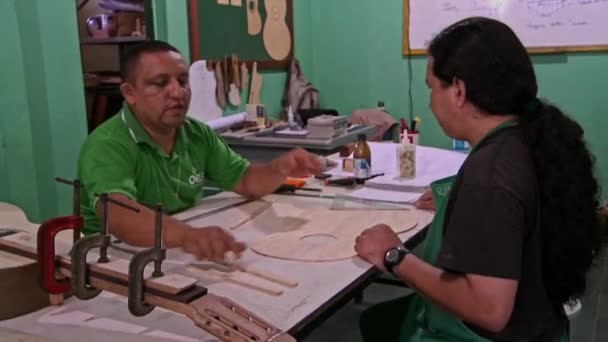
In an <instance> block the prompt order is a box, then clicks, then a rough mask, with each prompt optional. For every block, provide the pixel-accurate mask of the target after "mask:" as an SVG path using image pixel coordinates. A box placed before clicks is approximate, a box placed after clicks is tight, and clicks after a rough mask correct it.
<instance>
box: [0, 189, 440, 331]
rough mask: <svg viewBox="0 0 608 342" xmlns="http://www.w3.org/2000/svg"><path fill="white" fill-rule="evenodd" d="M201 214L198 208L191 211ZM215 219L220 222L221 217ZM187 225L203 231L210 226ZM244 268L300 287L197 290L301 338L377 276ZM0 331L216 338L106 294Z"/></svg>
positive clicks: (174, 254) (319, 266)
mask: <svg viewBox="0 0 608 342" xmlns="http://www.w3.org/2000/svg"><path fill="white" fill-rule="evenodd" d="M222 196H226V198H227V201H229V200H230V197H233V196H234V195H230V194H228V193H223V194H219V195H217V196H213V197H210V198H207V199H205V200H203V201H202V203H201V204H200V206H202V207H205V202H206V201H214V202H215V203H214V204H215V205H217V198H221V197H222ZM265 199H266V200H268V201H271V202H274V201H280V202H282V203H287V202H289V203H293V204H295V205H297V206H298V207H302V208H314V207H323V208H327V207H329V205H330V204H331V199H325V198H310V197H298V196H289V195H270V196H267V197H266V198H265ZM198 208H199V206H197V207H195V208H193V209H192V210H197V209H198ZM216 215H221V212H220V213H218V214H216ZM418 215H419V216H418V226H417V227H416V228H414V229H412V230H410V231H408V232H405V233H403V234H401V235H400V236H401V238H402V239H403V240H404V241H406V242H407V245H408V246H409V247H410V248H412V247H414V246H413V245H414V244H415V243H418V242H420V240H422V238H421V237H422V234H423V232H424V229H423V228H424V227H425V226H426V225H427V224H428V223H429V222H430V221H431V219H432V216H433V213H432V212H426V211H419V212H418ZM189 223H190V224H191V225H193V226H204V225H205V218H201V219H198V220H194V221H192V222H189ZM232 233H233V234H234V235H236V236H237V237H238V239H240V240H242V241H244V242H248V243H251V242H253V241H255V240H256V239H258V238H260V237H262V236H264V235H265V234H268V233H269V232H262V231H258V230H256V229H253V227H251V226H250V225H248V224H247V223H245V224H244V225H243V226H241V227H240V228H238V229H237V230H235V231H233V232H232ZM353 245H354V242H353ZM114 253H117V254H115V255H118V254H119V253H121V252H120V251H117V250H114V249H111V254H114ZM182 258H186V259H188V257H187V256H184V254H183V253H181V251H179V250H170V251H168V259H169V260H174V261H177V262H180V259H182ZM241 260H242V262H243V263H244V264H247V265H249V266H256V267H257V268H263V269H264V270H266V271H269V272H273V273H275V274H280V275H283V276H285V277H287V278H289V279H292V280H296V281H297V282H298V283H299V286H298V287H296V288H289V289H286V290H285V291H284V293H283V295H281V296H279V297H273V296H269V295H265V294H261V293H259V292H256V291H253V290H249V289H246V288H242V287H240V286H235V285H233V284H230V283H226V282H204V281H201V282H199V283H200V284H201V285H203V286H205V287H207V288H208V289H209V291H210V292H211V293H214V294H217V295H220V296H226V297H228V298H231V299H232V300H233V301H235V302H236V303H238V304H240V305H242V306H244V307H245V308H247V309H249V310H250V311H251V312H253V313H254V314H257V315H259V316H260V317H263V318H264V319H265V320H266V321H268V322H269V323H271V324H273V325H274V326H276V327H277V328H279V329H282V330H285V331H288V332H289V333H290V334H292V335H294V336H296V337H302V336H303V335H305V334H306V333H308V332H309V331H310V329H312V328H314V326H316V325H317V324H319V323H320V322H321V321H322V320H323V319H324V318H326V317H327V316H328V314H329V313H331V312H334V311H336V310H337V309H339V307H341V305H344V304H345V303H346V302H347V301H348V300H350V299H351V298H352V297H353V296H354V295H356V294H357V293H358V292H359V291H360V290H362V289H363V288H364V287H365V286H367V285H368V284H369V283H370V282H371V281H372V280H373V278H374V277H375V276H376V275H377V274H378V272H377V271H376V270H375V269H374V268H373V267H372V266H371V265H370V264H368V263H367V262H365V261H363V260H361V259H359V258H357V257H356V258H352V259H347V260H342V261H335V262H300V261H289V260H280V259H274V258H268V257H264V256H261V255H259V254H257V253H254V252H253V251H250V250H247V251H246V252H245V253H244V254H243V256H242V259H241ZM163 268H164V269H170V268H171V261H165V262H164V263H163ZM356 326H357V322H353V327H356ZM0 327H5V328H9V329H13V330H18V331H22V332H27V333H30V334H34V335H39V336H45V337H48V338H50V339H52V340H57V341H82V340H86V341H87V342H97V341H99V342H101V341H110V340H111V341H114V342H119V341H216V338H214V337H213V336H211V335H208V334H206V333H205V332H204V331H202V330H200V329H199V328H197V327H195V326H194V325H193V324H192V322H191V321H190V320H189V319H187V318H186V317H184V316H181V315H178V314H175V313H172V312H169V311H166V310H163V309H161V308H156V309H155V310H154V311H153V312H152V313H151V314H149V315H147V316H145V317H141V318H136V317H133V316H131V315H130V314H129V312H128V310H127V300H126V298H124V297H120V296H117V295H114V294H111V293H107V292H102V294H101V295H99V296H98V297H96V298H94V299H92V300H89V301H81V300H78V299H75V298H70V299H67V300H66V302H65V304H64V305H63V306H59V307H48V308H45V309H42V310H39V311H37V312H35V313H32V314H29V315H25V316H21V317H18V318H15V319H11V320H8V321H2V322H0ZM0 334H1V333H0ZM0 337H1V335H0ZM155 337H156V338H155Z"/></svg>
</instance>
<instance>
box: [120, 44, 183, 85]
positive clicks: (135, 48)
mask: <svg viewBox="0 0 608 342" xmlns="http://www.w3.org/2000/svg"><path fill="white" fill-rule="evenodd" d="M169 51H173V52H177V53H180V52H179V50H178V49H177V48H176V47H175V46H173V45H171V44H169V43H167V42H163V41H160V40H147V41H145V42H142V43H137V44H135V45H132V46H130V47H128V48H127V49H126V52H125V53H124V54H123V55H122V56H121V59H120V77H121V78H122V81H123V82H125V81H127V80H130V79H131V78H132V77H133V70H135V67H136V66H137V62H138V61H139V58H140V57H141V56H142V55H143V54H146V53H154V52H169Z"/></svg>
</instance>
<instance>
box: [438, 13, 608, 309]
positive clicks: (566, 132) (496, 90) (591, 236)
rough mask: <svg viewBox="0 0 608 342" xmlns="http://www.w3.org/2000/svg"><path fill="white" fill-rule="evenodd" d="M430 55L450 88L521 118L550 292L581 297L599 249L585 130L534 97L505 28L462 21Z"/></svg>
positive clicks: (523, 56)
mask: <svg viewBox="0 0 608 342" xmlns="http://www.w3.org/2000/svg"><path fill="white" fill-rule="evenodd" d="M428 50H429V54H430V56H432V57H433V60H434V65H433V73H434V74H435V76H436V77H437V78H439V79H440V80H441V81H442V83H445V85H446V86H447V85H449V84H451V83H452V82H453V80H454V79H460V80H462V81H463V82H464V84H465V85H466V88H467V92H466V96H467V99H468V100H469V101H470V102H471V103H473V104H474V105H475V106H476V107H477V108H479V109H480V110H482V111H485V112H487V113H492V114H495V115H511V114H514V115H516V116H517V117H518V119H519V122H520V125H521V127H522V128H523V131H524V132H525V136H526V140H527V144H528V146H529V149H530V152H531V155H532V158H533V160H534V164H535V168H536V175H537V178H538V184H539V188H540V189H539V195H540V226H541V231H542V256H543V278H544V283H545V288H546V290H547V292H548V294H549V297H550V298H551V300H552V301H553V302H554V303H556V304H557V303H564V302H566V301H568V300H570V299H572V298H573V297H575V296H578V295H580V294H582V293H583V292H584V290H585V286H586V282H585V274H586V272H587V270H588V269H589V268H590V267H591V265H592V263H593V260H594V258H595V257H596V256H597V254H598V252H599V250H600V248H601V233H600V225H599V218H598V214H597V211H598V184H597V181H596V179H595V177H594V157H593V156H592V155H591V153H590V152H589V150H588V149H587V146H586V144H585V141H584V138H583V134H584V132H583V129H582V128H581V126H579V124H578V123H576V122H575V121H574V120H572V119H570V118H569V117H568V116H566V115H565V114H564V113H562V111H561V110H560V109H559V108H557V107H556V106H554V105H552V104H550V103H548V102H546V101H541V100H538V99H537V91H538V85H537V82H536V76H535V74H534V68H533V66H532V62H531V60H530V57H529V56H528V53H527V51H526V49H525V48H524V46H523V44H522V43H521V41H520V40H519V39H518V38H517V36H516V35H515V33H514V32H513V31H512V30H511V29H510V28H509V27H508V26H507V25H505V24H504V23H501V22H499V21H496V20H493V19H488V18H481V17H474V18H467V19H464V20H461V21H459V22H457V23H455V24H453V25H451V26H449V27H448V28H446V29H445V30H443V31H442V32H441V33H440V34H439V35H437V36H436V37H435V38H434V39H433V40H432V42H431V43H430V46H429V49H428Z"/></svg>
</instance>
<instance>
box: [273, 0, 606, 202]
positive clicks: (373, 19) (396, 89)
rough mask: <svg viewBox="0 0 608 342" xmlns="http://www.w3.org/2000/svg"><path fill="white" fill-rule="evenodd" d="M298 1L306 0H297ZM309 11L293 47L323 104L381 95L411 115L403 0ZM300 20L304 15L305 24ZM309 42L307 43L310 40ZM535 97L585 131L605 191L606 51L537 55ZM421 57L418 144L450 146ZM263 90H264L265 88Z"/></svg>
mask: <svg viewBox="0 0 608 342" xmlns="http://www.w3.org/2000/svg"><path fill="white" fill-rule="evenodd" d="M295 2H296V3H299V2H303V1H302V0H295ZM305 2H306V3H307V6H309V7H308V8H306V9H305V11H302V12H298V11H296V12H295V14H296V18H297V19H298V20H297V21H296V23H297V25H296V32H298V31H300V33H301V35H303V36H304V37H298V38H299V39H297V40H296V44H298V45H299V44H300V43H301V42H302V41H304V44H306V45H305V46H306V50H304V51H303V50H302V49H300V50H298V56H300V57H301V59H302V60H303V63H304V68H305V72H306V74H307V76H308V77H309V78H310V79H311V81H312V83H313V84H314V85H315V86H316V87H317V88H318V89H319V90H320V93H321V103H322V106H324V107H335V108H338V109H339V110H340V112H341V113H350V112H351V111H352V110H353V109H355V108H360V107H375V106H376V103H377V101H378V100H383V101H384V102H385V105H386V108H387V110H388V111H389V112H391V113H392V114H393V115H394V116H395V117H405V118H409V117H410V113H409V106H410V101H409V99H408V84H409V82H408V75H409V72H408V59H407V57H404V56H403V55H402V53H401V48H402V42H401V40H402V23H403V11H402V6H403V5H402V3H403V1H402V0H384V1H382V2H381V4H380V2H377V1H368V0H350V1H349V5H348V10H346V9H345V7H344V4H343V3H342V2H341V1H326V0H309V1H305ZM301 17H309V18H310V19H309V21H308V23H307V22H306V20H304V19H303V18H301ZM309 41H312V43H309ZM533 61H534V65H535V68H536V71H537V75H538V79H539V86H540V96H541V97H546V98H548V99H550V100H551V101H552V102H554V103H555V104H557V105H559V106H560V107H561V108H562V109H563V110H564V111H566V112H567V113H569V114H570V115H571V116H572V117H573V118H575V119H576V120H577V121H578V122H579V123H580V124H581V125H582V126H583V127H584V129H585V132H586V137H587V141H588V143H589V145H590V146H591V149H592V150H593V152H594V153H595V155H596V157H597V167H598V168H597V174H598V177H599V178H600V179H601V184H602V187H603V193H604V194H608V177H607V176H606V174H607V173H608V152H606V151H608V137H607V136H606V134H605V132H604V131H605V130H606V128H608V115H607V113H606V109H605V108H606V106H605V105H604V103H605V102H604V96H605V93H606V91H605V86H604V85H605V80H607V79H608V53H569V54H555V55H535V56H534V57H533ZM425 67H426V58H425V57H423V56H417V57H413V58H412V60H411V69H412V74H411V78H412V98H413V101H412V102H413V103H412V106H413V114H414V115H416V116H420V118H421V120H422V122H421V130H422V135H421V142H422V143H423V144H425V145H432V146H439V147H444V148H450V147H451V140H450V139H449V138H448V137H446V136H445V135H444V134H443V132H442V131H441V129H440V127H439V126H438V124H437V123H436V121H435V120H434V118H433V116H432V113H431V111H430V110H429V108H428V100H429V97H428V96H429V95H428V90H427V88H426V85H425V83H424V78H425ZM264 91H268V90H267V89H265V90H264Z"/></svg>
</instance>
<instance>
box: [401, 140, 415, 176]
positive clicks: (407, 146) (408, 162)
mask: <svg viewBox="0 0 608 342" xmlns="http://www.w3.org/2000/svg"><path fill="white" fill-rule="evenodd" d="M406 135H407V130H406ZM397 175H398V176H399V177H401V178H415V177H416V145H415V144H412V143H411V142H410V140H409V139H407V138H406V139H403V143H402V144H401V145H398V146H397Z"/></svg>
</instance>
